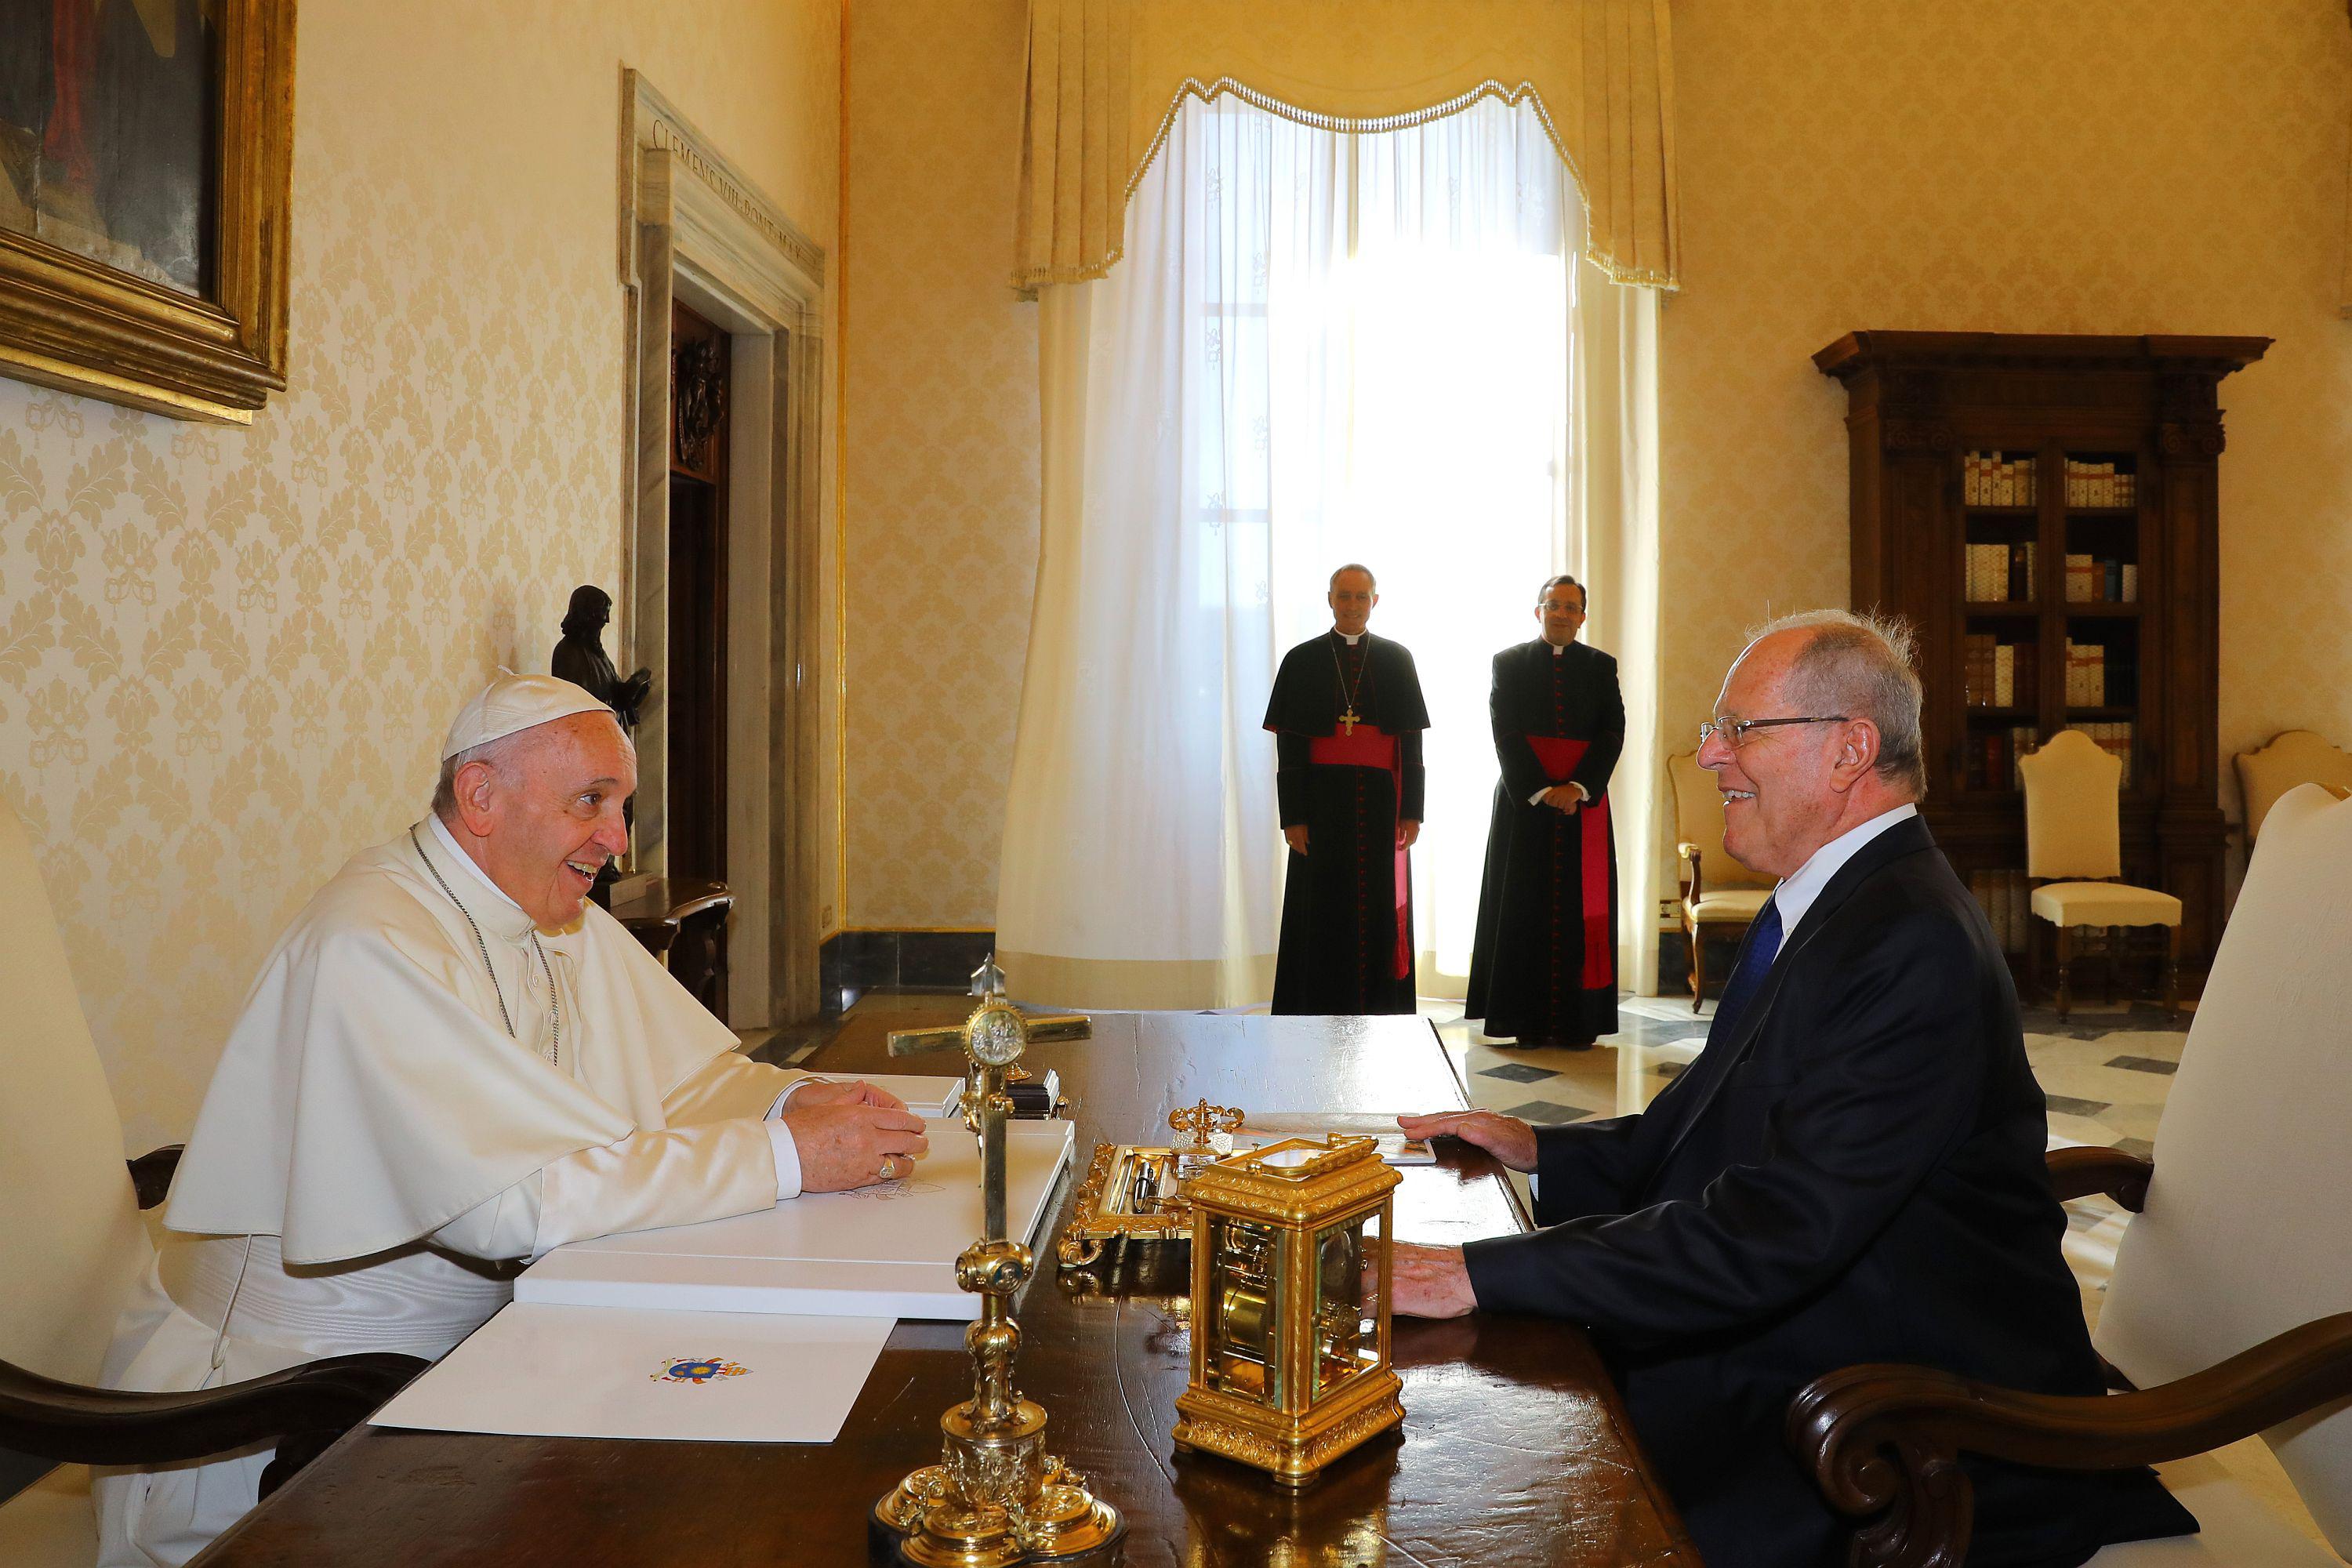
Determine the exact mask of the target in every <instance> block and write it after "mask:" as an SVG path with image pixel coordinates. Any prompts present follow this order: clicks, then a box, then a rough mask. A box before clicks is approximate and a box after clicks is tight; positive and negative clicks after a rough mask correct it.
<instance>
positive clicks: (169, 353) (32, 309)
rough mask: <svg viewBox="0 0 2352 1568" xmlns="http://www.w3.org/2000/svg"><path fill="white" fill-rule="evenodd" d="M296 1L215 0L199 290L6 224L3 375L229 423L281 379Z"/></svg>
mask: <svg viewBox="0 0 2352 1568" xmlns="http://www.w3.org/2000/svg"><path fill="white" fill-rule="evenodd" d="M294 5H295V0H218V5H217V12H216V16H217V27H218V48H217V54H216V56H215V58H214V59H213V60H212V61H210V62H208V66H207V68H208V69H209V70H210V72H211V75H212V81H211V89H212V94H213V98H212V101H213V103H214V104H215V106H216V115H215V127H216V131H215V135H216V138H217V140H216V143H215V146H214V147H213V148H212V149H211V153H212V157H213V173H214V188H213V189H212V191H211V192H210V193H209V194H208V195H209V204H210V210H209V212H208V213H207V214H206V215H205V216H207V218H208V220H209V222H208V228H209V249H210V254H209V255H208V256H207V257H206V258H205V260H206V263H207V271H208V277H207V279H206V283H205V288H204V289H203V291H202V293H201V294H195V293H187V292H183V291H181V290H180V289H174V288H171V287H168V286H166V285H164V284H163V283H159V282H154V281H151V280H149V279H146V278H142V277H140V276H138V275H136V274H134V273H132V272H129V271H126V270H123V269H122V268H118V267H112V266H109V265H107V264H106V263H105V262H102V261H99V260H96V259H93V258H90V257H88V256H85V255H80V254H77V253H76V252H74V251H71V250H68V249H64V248H61V247H58V246H56V245H51V244H48V243H47V242H46V241H44V240H41V239H39V238H37V237H34V236H33V235H31V234H27V233H25V232H22V231H20V230H17V229H15V228H0V375H6V376H10V377H13V378H15V379H16V380H19V381H27V382H32V383H34V384H37V385H41V386H51V387H57V388H59V389H61V390H63V391H67V392H72V393H78V394H79V395H83V396H85V397H96V398H102V399H104V400H105V401H107V402H110V403H119V404H123V405H127V406H130V407H132V408H143V409H146V410H148V411H150V412H152V413H156V414H164V415H169V416H173V417H175V418H181V419H205V420H214V421H217V422H220V423H223V424H233V425H250V424H251V423H252V422H253V416H254V414H255V413H256V412H257V410H259V409H260V408H261V407H262V406H263V405H265V404H266V403H267V402H268V396H269V395H270V394H271V393H272V392H280V391H283V390H285V386H286V336H287V330H286V329H287V284H288V273H289V246H288V239H289V230H290V229H291V227H292V221H291V212H292V205H293V167H294V155H293V154H294Z"/></svg>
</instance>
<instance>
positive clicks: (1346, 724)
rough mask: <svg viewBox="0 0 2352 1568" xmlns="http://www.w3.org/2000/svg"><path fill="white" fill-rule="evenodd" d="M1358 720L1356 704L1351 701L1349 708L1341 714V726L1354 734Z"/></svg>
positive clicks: (1343, 729)
mask: <svg viewBox="0 0 2352 1568" xmlns="http://www.w3.org/2000/svg"><path fill="white" fill-rule="evenodd" d="M1358 722H1359V721H1358V720H1357V718H1356V708H1355V704H1353V703H1349V705H1348V710H1347V711H1346V712H1345V713H1342V714H1340V715H1339V728H1340V729H1341V730H1342V731H1345V732H1347V733H1348V734H1350V735H1352V734H1354V733H1355V732H1356V725H1357V723H1358Z"/></svg>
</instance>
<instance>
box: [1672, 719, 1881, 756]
mask: <svg viewBox="0 0 2352 1568" xmlns="http://www.w3.org/2000/svg"><path fill="white" fill-rule="evenodd" d="M1846 722H1848V721H1847V719H1846V716H1845V715H1844V714H1843V713H1823V714H1819V715H1817V716H1815V717H1813V718H1811V719H1710V720H1708V721H1706V723H1704V724H1701V725H1700V726H1699V727H1698V743H1699V744H1700V745H1702V746H1704V745H1706V743H1707V742H1708V741H1709V740H1710V739H1712V738H1713V737H1714V735H1715V734H1716V732H1717V731H1722V733H1723V741H1724V744H1726V745H1727V746H1729V747H1730V748H1731V749H1732V750H1733V751H1735V752H1736V751H1738V749H1739V748H1740V747H1741V746H1743V745H1746V744H1747V743H1748V731H1750V730H1769V729H1770V728H1772V726H1774V725H1775V724H1843V723H1846Z"/></svg>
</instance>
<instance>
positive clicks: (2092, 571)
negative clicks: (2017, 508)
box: [1970, 546, 2139, 605]
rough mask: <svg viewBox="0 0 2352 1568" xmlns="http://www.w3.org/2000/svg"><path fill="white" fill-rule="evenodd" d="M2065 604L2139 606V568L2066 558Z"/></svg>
mask: <svg viewBox="0 0 2352 1568" xmlns="http://www.w3.org/2000/svg"><path fill="white" fill-rule="evenodd" d="M1970 548H1971V549H1973V548H1974V546H1970ZM2066 602H2067V603H2068V604H2070V605H2136V604H2137V603H2138V602H2139V567H2138V566H2137V564H2135V563H2132V562H2129V561H2107V560H2103V559H2101V558H2100V557H2098V556H2095V555H2069V556H2068V557H2066Z"/></svg>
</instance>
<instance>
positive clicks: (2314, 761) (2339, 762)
mask: <svg viewBox="0 0 2352 1568" xmlns="http://www.w3.org/2000/svg"><path fill="white" fill-rule="evenodd" d="M2237 763H2238V793H2239V794H2240V795H2243V796H2244V797H2245V802H2246V847H2248V848H2249V849H2252V847H2253V843H2254V835H2256V834H2258V833H2260V832H2261V831H2262V830H2263V817H2265V816H2269V815H2270V809H2271V807H2272V806H2273V805H2275V804H2277V801H2278V798H2279V796H2281V795H2284V794H2285V793H2286V792H2287V791H2289V790H2291V789H2293V788H2294V786H2295V785H2297V784H2319V785H2321V786H2322V787H2324V788H2326V789H2327V790H2329V791H2330V792H2332V793H2333V794H2335V795H2337V796H2339V797H2340V796H2342V795H2345V794H2347V792H2352V752H2343V751H2338V750H2337V749H2336V747H2334V746H2331V745H2329V744H2328V743H2327V742H2326V738H2325V737H2323V736H2320V735H2316V734H2314V733H2313V732H2312V731H2309V730H2282V731H2279V732H2278V733H2277V734H2275V735H2273V736H2272V737H2271V738H2270V742H2269V743H2268V744H2267V745H2263V746H2258V747H2256V748H2255V749H2254V750H2252V751H2251V752H2239V753H2238V756H2237Z"/></svg>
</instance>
